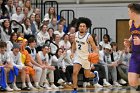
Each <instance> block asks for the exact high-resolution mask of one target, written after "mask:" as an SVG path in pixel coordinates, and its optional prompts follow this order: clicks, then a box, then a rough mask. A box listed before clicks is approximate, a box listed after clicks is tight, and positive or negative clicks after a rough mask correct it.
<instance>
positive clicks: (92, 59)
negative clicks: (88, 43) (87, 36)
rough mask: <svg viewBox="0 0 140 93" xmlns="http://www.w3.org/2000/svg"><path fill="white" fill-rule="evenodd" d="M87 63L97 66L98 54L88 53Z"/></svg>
mask: <svg viewBox="0 0 140 93" xmlns="http://www.w3.org/2000/svg"><path fill="white" fill-rule="evenodd" d="M88 61H89V62H91V63H93V64H97V63H98V62H99V54H98V53H95V52H93V53H89V55H88Z"/></svg>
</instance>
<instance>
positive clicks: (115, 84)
mask: <svg viewBox="0 0 140 93" xmlns="http://www.w3.org/2000/svg"><path fill="white" fill-rule="evenodd" d="M113 85H114V86H116V87H121V86H122V85H120V84H119V83H118V82H114V83H113Z"/></svg>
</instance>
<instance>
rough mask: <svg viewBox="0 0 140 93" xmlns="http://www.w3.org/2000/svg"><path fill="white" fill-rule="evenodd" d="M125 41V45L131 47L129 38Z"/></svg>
mask: <svg viewBox="0 0 140 93" xmlns="http://www.w3.org/2000/svg"><path fill="white" fill-rule="evenodd" d="M123 43H124V46H125V47H130V41H129V40H128V39H124V42H123Z"/></svg>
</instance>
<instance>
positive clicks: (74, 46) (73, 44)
mask: <svg viewBox="0 0 140 93" xmlns="http://www.w3.org/2000/svg"><path fill="white" fill-rule="evenodd" d="M75 51H76V42H75V41H74V42H73V43H72V48H71V58H73V57H74V53H75Z"/></svg>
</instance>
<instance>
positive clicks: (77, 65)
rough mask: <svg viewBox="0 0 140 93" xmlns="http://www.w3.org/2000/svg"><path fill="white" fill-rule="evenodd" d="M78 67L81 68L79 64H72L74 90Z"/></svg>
mask: <svg viewBox="0 0 140 93" xmlns="http://www.w3.org/2000/svg"><path fill="white" fill-rule="evenodd" d="M80 69H81V65H80V64H74V65H73V88H74V90H76V89H77V81H78V73H79V71H80ZM73 93H76V92H73Z"/></svg>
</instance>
